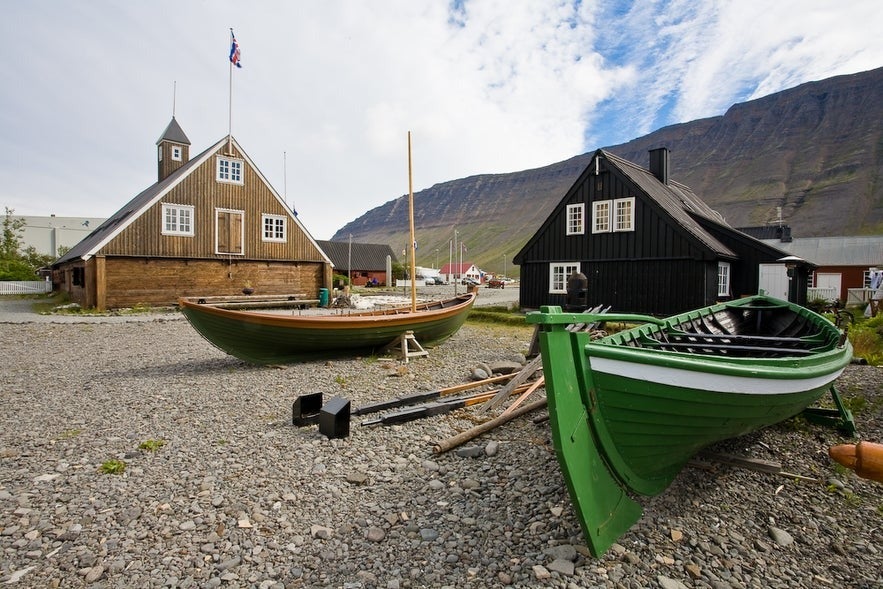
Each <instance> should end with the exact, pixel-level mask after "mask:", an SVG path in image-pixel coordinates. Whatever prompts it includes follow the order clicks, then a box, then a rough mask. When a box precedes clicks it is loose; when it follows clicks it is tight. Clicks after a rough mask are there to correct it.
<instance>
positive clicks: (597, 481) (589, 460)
mask: <svg viewBox="0 0 883 589" xmlns="http://www.w3.org/2000/svg"><path fill="white" fill-rule="evenodd" d="M626 317H627V318H626ZM639 318H640V319H639ZM527 320H528V322H530V323H537V324H540V325H541V328H540V333H539V340H540V348H541V350H542V356H543V365H544V366H543V373H544V375H545V378H546V383H547V385H550V390H554V391H555V394H554V395H549V396H548V402H549V418H550V419H551V420H554V421H555V422H556V423H557V426H556V427H553V428H552V432H553V437H554V443H555V451H556V452H557V454H558V461H559V463H560V464H561V471H562V473H563V474H564V480H565V482H566V484H567V487H568V490H569V491H570V496H571V498H572V499H573V504H574V508H575V509H576V511H577V515H578V517H579V520H580V523H581V524H582V526H583V531H584V532H585V536H586V538H587V540H588V544H589V546H588V547H589V550H590V551H591V552H592V554H593V555H595V556H596V557H597V556H601V555H602V554H604V552H606V550H607V549H608V548H609V547H610V545H611V544H613V542H615V541H616V539H617V538H619V537H620V536H621V535H622V534H624V533H625V532H626V531H627V530H628V529H629V528H630V527H631V526H632V525H634V523H635V522H637V521H638V520H639V519H640V518H641V513H642V511H641V506H640V505H639V504H638V503H636V502H635V501H633V500H632V499H631V498H630V497H629V496H628V494H627V493H626V492H625V489H624V487H623V485H622V484H621V483H620V482H619V481H618V480H617V479H616V478H615V476H614V474H613V472H612V471H611V470H610V468H608V466H607V457H606V456H605V455H604V453H603V450H602V448H601V445H600V444H599V443H598V440H597V438H596V433H595V431H594V429H593V427H592V418H591V417H590V415H589V411H591V410H592V409H593V405H592V404H591V403H590V402H589V403H585V402H584V400H583V398H582V397H581V393H580V384H579V381H578V380H577V378H583V373H581V371H580V370H578V369H577V366H579V365H580V362H581V360H580V359H578V358H576V356H575V354H579V353H580V351H581V349H582V347H581V346H574V345H573V344H572V343H571V338H572V337H579V335H580V334H574V333H571V332H569V331H567V329H566V328H567V326H568V325H570V324H573V323H582V322H586V321H595V320H598V321H610V320H613V321H652V322H656V321H658V320H656V319H654V318H652V317H646V316H643V315H621V314H610V315H607V314H605V315H599V316H598V317H597V319H594V318H592V317H587V316H586V315H585V314H582V313H580V314H569V313H561V309H560V307H543V308H542V310H541V312H540V313H531V314H529V315H528V317H527ZM581 335H582V336H585V334H581ZM551 358H556V362H555V363H554V368H553V363H552V362H551V361H550V359H551ZM574 376H577V378H574ZM586 378H590V377H586ZM585 385H586V386H585V390H587V391H593V390H594V386H593V385H592V383H585ZM587 408H589V409H587Z"/></svg>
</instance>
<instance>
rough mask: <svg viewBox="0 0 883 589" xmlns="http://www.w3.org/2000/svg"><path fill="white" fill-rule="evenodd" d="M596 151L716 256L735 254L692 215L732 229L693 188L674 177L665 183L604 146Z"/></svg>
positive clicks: (596, 155) (732, 255)
mask: <svg viewBox="0 0 883 589" xmlns="http://www.w3.org/2000/svg"><path fill="white" fill-rule="evenodd" d="M599 153H600V154H602V155H603V156H604V157H605V158H606V159H607V160H608V162H609V163H610V164H612V165H613V166H614V167H616V168H617V169H618V170H619V171H620V172H622V173H623V175H624V176H626V177H627V178H629V179H630V180H631V181H632V182H634V183H635V184H637V185H638V187H639V188H640V189H641V190H642V191H644V192H645V193H646V194H647V196H649V197H650V198H651V199H653V201H654V202H656V204H658V205H659V206H660V207H662V209H663V210H664V211H665V212H666V213H668V214H669V215H670V216H671V217H672V218H673V219H674V220H675V221H677V222H678V224H679V225H680V226H681V227H683V228H684V229H685V230H686V231H687V232H688V233H690V234H691V235H692V236H693V237H695V238H696V239H698V240H699V241H700V242H701V243H702V244H703V245H705V246H706V247H708V248H709V249H710V250H712V251H713V252H714V253H715V254H717V255H718V256H721V257H733V258H735V257H737V256H736V254H735V252H733V251H732V250H731V249H730V248H728V247H727V246H725V245H724V244H722V243H721V242H720V241H718V240H717V239H716V238H715V237H714V236H712V235H711V234H710V233H708V231H706V230H705V229H704V228H703V227H702V225H700V224H699V223H698V222H697V220H696V219H695V218H694V217H695V216H698V217H703V218H704V219H707V220H708V221H711V222H712V223H714V224H716V225H720V226H722V227H726V228H728V229H732V228H731V227H730V226H729V225H728V224H727V222H726V221H725V220H724V218H723V217H722V216H721V215H720V213H718V212H717V211H715V210H714V209H712V208H711V207H709V206H708V205H707V204H705V203H704V202H702V200H701V199H700V198H699V197H698V196H696V195H695V194H694V193H693V191H692V190H690V189H689V188H688V187H686V186H684V185H683V184H681V183H679V182H675V181H673V180H669V183H668V184H664V183H662V182H661V181H660V180H659V179H658V178H657V177H656V176H654V175H653V174H652V173H651V172H650V171H649V170H645V169H644V168H642V167H640V166H638V165H637V164H634V163H632V162H630V161H628V160H626V159H623V158H621V157H619V156H617V155H614V154H612V153H610V152H608V151H605V150H603V149H599V150H598V152H597V153H596V154H595V157H598V154H599Z"/></svg>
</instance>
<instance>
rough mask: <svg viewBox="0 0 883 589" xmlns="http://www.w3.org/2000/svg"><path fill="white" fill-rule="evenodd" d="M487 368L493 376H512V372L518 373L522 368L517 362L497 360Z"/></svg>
mask: <svg viewBox="0 0 883 589" xmlns="http://www.w3.org/2000/svg"><path fill="white" fill-rule="evenodd" d="M488 368H489V369H490V371H491V373H493V374H512V373H513V372H518V371H520V370H521V369H522V368H524V366H523V365H522V364H520V363H518V362H512V361H510V360H498V361H496V362H491V363H489V364H488Z"/></svg>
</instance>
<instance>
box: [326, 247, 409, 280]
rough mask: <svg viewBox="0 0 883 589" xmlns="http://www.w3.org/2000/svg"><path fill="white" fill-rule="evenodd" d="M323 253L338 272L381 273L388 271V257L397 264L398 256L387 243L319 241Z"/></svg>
mask: <svg viewBox="0 0 883 589" xmlns="http://www.w3.org/2000/svg"><path fill="white" fill-rule="evenodd" d="M317 243H318V244H319V247H320V248H322V251H324V252H325V254H326V255H327V256H328V257H329V258H331V263H332V264H334V267H335V268H337V269H338V270H343V271H347V270H348V269H351V270H363V271H375V272H381V271H385V270H386V257H387V256H389V257H390V258H391V259H392V261H393V263H395V262H396V261H397V260H396V256H395V254H394V253H393V251H392V248H391V247H389V245H387V244H385V243H356V242H353V243H352V249H350V242H349V241H322V240H320V241H318V242H317Z"/></svg>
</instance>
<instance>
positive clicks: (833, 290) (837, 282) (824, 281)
mask: <svg viewBox="0 0 883 589" xmlns="http://www.w3.org/2000/svg"><path fill="white" fill-rule="evenodd" d="M842 282H843V278H842V275H841V274H840V273H839V272H816V289H818V292H819V294H822V295H823V296H824V297H825V299H827V300H834V299H839V298H840V288H841V286H842Z"/></svg>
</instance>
